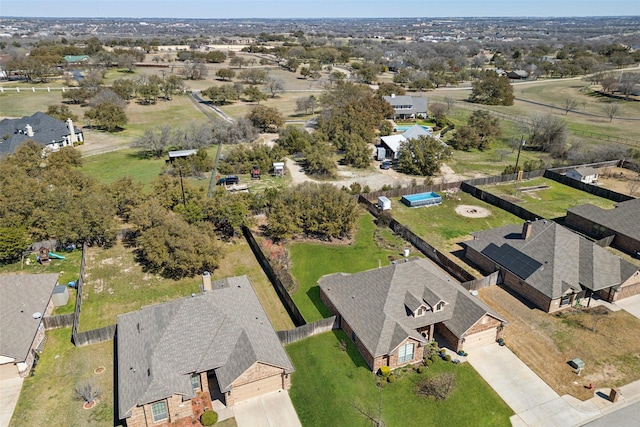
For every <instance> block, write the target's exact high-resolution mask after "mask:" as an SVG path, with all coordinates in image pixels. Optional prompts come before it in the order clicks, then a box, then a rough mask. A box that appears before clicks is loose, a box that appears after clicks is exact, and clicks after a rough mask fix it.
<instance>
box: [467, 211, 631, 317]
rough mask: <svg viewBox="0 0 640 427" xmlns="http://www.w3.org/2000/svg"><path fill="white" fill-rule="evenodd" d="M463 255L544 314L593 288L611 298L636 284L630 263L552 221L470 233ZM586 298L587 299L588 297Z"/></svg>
mask: <svg viewBox="0 0 640 427" xmlns="http://www.w3.org/2000/svg"><path fill="white" fill-rule="evenodd" d="M472 235H473V237H474V239H473V240H469V241H466V242H462V245H463V246H464V247H465V257H466V258H467V260H469V261H470V262H472V263H473V264H475V265H477V266H478V267H479V268H480V269H481V270H484V271H485V272H487V273H490V272H494V271H499V272H500V276H501V278H502V283H503V284H504V285H505V286H507V287H509V288H510V289H512V290H513V291H514V292H516V293H518V294H519V295H522V296H523V297H524V298H526V299H527V300H529V301H530V302H532V303H533V304H535V305H536V306H537V307H538V308H540V309H541V310H543V311H546V312H547V313H552V312H555V311H557V310H561V309H564V308H568V307H572V306H574V305H576V304H577V303H578V302H579V301H580V300H583V301H582V302H581V304H582V303H584V304H588V302H584V299H585V298H589V297H591V295H592V294H594V293H597V294H599V296H600V297H602V298H603V299H605V300H607V301H609V302H613V301H615V300H616V299H619V298H620V297H622V296H623V295H625V296H629V295H627V289H629V290H635V292H636V293H637V292H638V290H639V288H640V286H639V285H640V273H639V272H638V268H637V267H636V266H634V265H633V264H631V263H629V262H627V261H624V260H622V259H621V258H619V257H617V256H615V255H614V254H612V253H610V252H609V251H607V250H606V249H603V248H601V247H600V246H598V245H596V244H595V243H593V242H591V241H589V240H587V239H585V238H584V237H582V236H579V235H578V234H576V233H573V232H572V231H570V230H568V229H566V228H564V227H562V226H560V225H558V224H556V223H555V222H552V221H547V220H538V221H533V222H526V223H524V225H523V226H520V225H506V226H504V227H499V228H494V229H491V230H485V231H480V232H476V233H472ZM588 301H589V300H588Z"/></svg>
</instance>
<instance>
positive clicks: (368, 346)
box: [318, 259, 506, 372]
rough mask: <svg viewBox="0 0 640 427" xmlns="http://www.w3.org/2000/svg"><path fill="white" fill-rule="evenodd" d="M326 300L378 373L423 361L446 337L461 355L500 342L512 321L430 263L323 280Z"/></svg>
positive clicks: (420, 261)
mask: <svg viewBox="0 0 640 427" xmlns="http://www.w3.org/2000/svg"><path fill="white" fill-rule="evenodd" d="M318 284H319V286H320V298H321V299H322V301H323V302H324V304H325V305H326V306H327V307H328V308H329V310H331V312H332V313H334V314H335V315H336V316H338V321H339V325H340V328H341V329H342V330H343V331H344V332H345V333H346V334H347V336H349V337H350V338H351V340H352V341H353V342H354V343H355V345H356V347H357V348H358V350H359V351H360V354H362V356H363V358H364V359H365V361H366V362H367V364H368V365H369V367H370V368H371V370H372V371H374V372H376V371H377V370H378V369H379V368H380V367H381V366H389V367H390V368H392V369H394V368H397V367H399V366H403V365H407V364H414V363H419V362H421V361H422V357H423V352H424V346H425V344H427V343H429V342H430V341H432V340H433V339H434V333H435V332H438V333H439V334H441V335H442V336H443V337H444V338H445V339H446V340H447V341H448V342H449V344H450V345H451V346H452V348H453V349H454V350H456V351H460V350H467V351H469V350H472V349H473V348H477V347H478V346H481V345H486V344H490V343H493V342H495V341H496V340H497V339H498V338H499V337H500V336H501V334H502V329H503V326H504V324H505V323H506V321H505V320H504V319H503V318H502V317H500V316H499V315H498V314H497V313H495V312H494V311H493V310H491V309H490V308H489V307H488V306H486V305H485V304H484V303H482V302H481V301H480V300H478V299H477V298H475V297H474V296H472V295H471V294H470V293H469V292H468V291H467V290H466V289H464V288H463V287H462V286H460V284H459V283H458V282H456V281H455V280H454V279H453V278H452V277H450V276H448V275H446V274H445V273H444V272H443V271H441V270H440V269H439V268H438V267H437V266H436V265H435V264H433V263H432V262H431V261H429V260H426V259H416V260H412V261H407V262H399V263H397V264H393V265H390V266H388V267H384V268H379V269H376V270H369V271H365V272H362V273H357V274H344V273H337V274H330V275H327V276H324V277H322V278H321V279H320V280H319V281H318Z"/></svg>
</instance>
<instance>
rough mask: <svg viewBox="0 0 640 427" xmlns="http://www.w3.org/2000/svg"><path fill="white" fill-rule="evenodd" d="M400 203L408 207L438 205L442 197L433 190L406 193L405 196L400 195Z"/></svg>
mask: <svg viewBox="0 0 640 427" xmlns="http://www.w3.org/2000/svg"><path fill="white" fill-rule="evenodd" d="M402 203H404V204H405V205H407V206H409V207H410V208H417V207H419V206H431V205H439V204H441V203H442V197H440V195H439V194H438V193H434V192H433V191H430V192H428V193H418V194H408V195H406V196H402Z"/></svg>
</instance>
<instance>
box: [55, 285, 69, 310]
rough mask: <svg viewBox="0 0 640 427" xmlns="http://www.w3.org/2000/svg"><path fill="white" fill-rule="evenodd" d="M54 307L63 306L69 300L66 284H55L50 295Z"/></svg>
mask: <svg viewBox="0 0 640 427" xmlns="http://www.w3.org/2000/svg"><path fill="white" fill-rule="evenodd" d="M51 300H52V301H53V306H54V307H64V306H65V305H67V303H68V302H69V290H68V289H67V287H66V286H62V285H56V286H55V287H54V288H53V294H52V295H51Z"/></svg>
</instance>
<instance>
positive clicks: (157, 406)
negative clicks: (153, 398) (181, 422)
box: [151, 400, 169, 423]
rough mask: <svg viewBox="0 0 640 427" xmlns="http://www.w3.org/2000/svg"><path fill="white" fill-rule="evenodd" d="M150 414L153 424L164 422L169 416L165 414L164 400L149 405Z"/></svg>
mask: <svg viewBox="0 0 640 427" xmlns="http://www.w3.org/2000/svg"><path fill="white" fill-rule="evenodd" d="M151 414H153V422H154V423H157V422H158V421H162V420H166V419H167V418H169V414H168V412H167V402H165V401H164V400H163V401H161V402H156V403H154V404H153V405H151Z"/></svg>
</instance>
